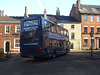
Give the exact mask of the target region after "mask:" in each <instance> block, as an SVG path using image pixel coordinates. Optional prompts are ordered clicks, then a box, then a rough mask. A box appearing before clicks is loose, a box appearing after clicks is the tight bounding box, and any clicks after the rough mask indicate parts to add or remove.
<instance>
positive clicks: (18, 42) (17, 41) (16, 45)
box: [14, 39, 20, 48]
mask: <svg viewBox="0 0 100 75" xmlns="http://www.w3.org/2000/svg"><path fill="white" fill-rule="evenodd" d="M14 47H15V48H19V47H20V39H14Z"/></svg>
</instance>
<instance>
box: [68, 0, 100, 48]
mask: <svg viewBox="0 0 100 75" xmlns="http://www.w3.org/2000/svg"><path fill="white" fill-rule="evenodd" d="M70 16H74V17H77V18H78V19H79V20H80V21H81V26H82V28H81V29H82V30H81V32H82V33H81V34H82V49H90V45H93V49H100V6H99V5H84V4H80V0H77V2H76V4H73V6H72V9H71V11H70ZM90 33H93V37H92V38H91V36H90Z"/></svg>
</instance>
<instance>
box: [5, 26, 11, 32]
mask: <svg viewBox="0 0 100 75" xmlns="http://www.w3.org/2000/svg"><path fill="white" fill-rule="evenodd" d="M5 33H10V25H5Z"/></svg>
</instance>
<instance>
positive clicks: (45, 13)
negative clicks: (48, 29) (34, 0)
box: [44, 9, 47, 18]
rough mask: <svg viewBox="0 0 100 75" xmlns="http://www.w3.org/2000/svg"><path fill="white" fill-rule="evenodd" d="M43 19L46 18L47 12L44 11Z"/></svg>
mask: <svg viewBox="0 0 100 75" xmlns="http://www.w3.org/2000/svg"><path fill="white" fill-rule="evenodd" d="M44 18H47V11H46V9H44Z"/></svg>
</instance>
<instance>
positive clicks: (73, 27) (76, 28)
mask: <svg viewBox="0 0 100 75" xmlns="http://www.w3.org/2000/svg"><path fill="white" fill-rule="evenodd" d="M58 25H61V26H62V27H64V28H66V29H67V30H68V32H69V41H70V43H71V45H70V46H71V47H70V50H71V51H80V50H81V23H80V22H71V23H68V22H67V23H58ZM77 33H78V34H77Z"/></svg>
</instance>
